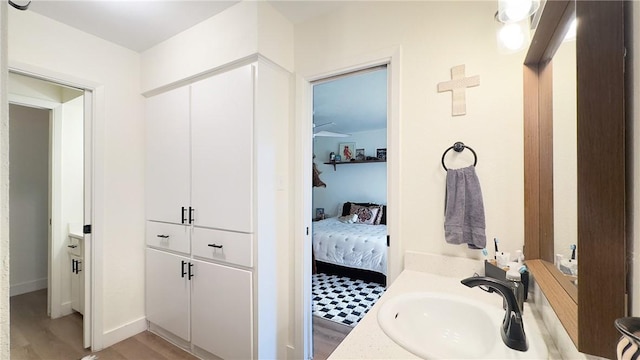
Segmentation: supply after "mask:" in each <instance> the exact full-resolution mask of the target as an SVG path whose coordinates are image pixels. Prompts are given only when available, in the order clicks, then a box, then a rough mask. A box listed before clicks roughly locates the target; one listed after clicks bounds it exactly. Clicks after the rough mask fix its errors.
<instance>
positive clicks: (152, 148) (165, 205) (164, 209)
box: [145, 86, 189, 224]
mask: <svg viewBox="0 0 640 360" xmlns="http://www.w3.org/2000/svg"><path fill="white" fill-rule="evenodd" d="M145 118H146V129H147V139H146V141H147V146H146V149H147V158H146V173H145V175H146V192H147V193H146V215H147V220H156V221H164V222H171V223H177V224H182V223H188V216H189V215H188V212H189V209H188V208H189V87H187V86H185V87H181V88H178V89H175V90H171V91H169V92H166V93H163V94H160V95H156V96H153V97H150V98H148V99H147V100H146V113H145Z"/></svg>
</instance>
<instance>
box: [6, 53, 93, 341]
mask: <svg viewBox="0 0 640 360" xmlns="http://www.w3.org/2000/svg"><path fill="white" fill-rule="evenodd" d="M8 65H9V66H8V70H9V72H13V73H16V74H20V75H24V76H28V77H31V78H35V79H40V80H44V81H49V82H53V83H56V84H59V85H63V86H69V87H73V88H77V89H80V90H84V92H85V94H84V96H85V106H84V141H85V148H84V150H85V154H84V156H85V163H84V165H85V167H84V173H85V216H86V214H87V210H86V207H87V204H89V208H90V209H91V216H90V218H89V219H87V218H85V220H84V221H85V223H88V224H91V227H92V231H91V232H92V233H91V234H90V235H89V234H85V236H84V246H85V255H89V256H88V259H89V261H88V263H89V265H88V266H86V262H87V261H86V257H85V266H84V268H83V270H84V271H85V314H84V326H83V328H84V329H83V333H84V336H83V343H84V346H85V347H90V348H91V349H92V350H94V351H95V350H101V349H102V348H103V347H104V345H103V343H104V340H103V331H102V329H103V316H102V309H103V281H102V279H103V243H102V239H103V233H102V224H104V221H103V219H104V212H103V209H104V203H105V202H104V199H105V196H104V180H103V179H104V176H103V174H104V135H103V134H104V126H105V111H104V108H105V96H104V86H103V85H102V84H100V83H97V82H94V81H91V80H87V79H81V78H77V77H75V76H72V75H68V74H62V73H58V72H55V71H51V70H48V69H44V68H40V67H37V66H33V65H29V64H25V63H21V62H15V61H9V64H8ZM87 99H88V100H87ZM87 188H88V189H89V191H86V190H87ZM87 195H89V196H87ZM87 235H89V236H87ZM86 295H89V298H88V299H87V296H86ZM87 325H88V326H87ZM86 329H88V331H86Z"/></svg>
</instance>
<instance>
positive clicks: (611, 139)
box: [524, 0, 627, 358]
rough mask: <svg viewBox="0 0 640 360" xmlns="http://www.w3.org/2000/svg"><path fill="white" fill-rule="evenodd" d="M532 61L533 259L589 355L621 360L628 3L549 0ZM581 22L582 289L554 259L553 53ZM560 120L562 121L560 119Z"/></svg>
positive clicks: (529, 238) (529, 195)
mask: <svg viewBox="0 0 640 360" xmlns="http://www.w3.org/2000/svg"><path fill="white" fill-rule="evenodd" d="M542 11H543V12H542V15H541V16H540V22H539V24H538V26H537V29H536V32H535V34H534V37H533V39H532V42H531V45H530V47H529V51H528V53H527V56H526V58H525V63H524V143H525V149H524V154H525V155H524V162H525V174H524V175H525V257H526V259H527V265H528V266H529V269H530V271H531V273H532V274H533V276H534V278H535V280H536V282H537V284H538V285H539V286H540V288H541V290H542V291H543V293H544V294H545V296H546V297H547V299H548V300H549V302H550V304H551V306H552V307H553V309H554V311H555V313H556V315H557V316H558V318H559V319H560V321H561V323H562V324H563V326H564V327H565V329H566V330H567V333H568V334H569V336H570V337H571V339H572V340H573V342H574V343H575V345H576V347H577V349H578V350H579V351H580V352H583V353H586V354H592V355H597V356H602V357H607V358H615V357H616V355H615V350H616V343H617V340H618V338H619V334H618V333H617V331H616V330H615V328H614V325H613V322H614V320H615V319H616V318H619V317H623V316H626V314H627V312H626V303H625V296H626V281H627V279H626V236H627V235H626V224H625V220H626V218H625V216H626V212H625V206H626V204H625V202H626V198H625V195H626V194H625V193H626V191H625V190H626V181H625V176H626V174H625V172H626V169H625V161H626V157H625V128H626V123H625V98H624V96H625V93H624V86H625V82H624V80H625V77H624V55H625V46H624V3H623V1H575V0H555V1H554V0H547V2H546V4H545V6H544V9H543V10H542ZM574 16H575V18H576V19H577V24H578V26H577V35H576V40H575V41H576V44H575V46H576V66H577V73H576V74H577V75H576V78H577V80H576V81H577V104H576V106H577V209H578V210H577V237H578V242H579V247H578V253H579V258H578V259H579V261H578V274H579V284H578V286H577V288H576V287H575V286H573V284H571V282H570V281H568V280H567V278H566V277H565V276H564V275H563V274H562V273H561V272H560V271H559V270H558V269H557V268H556V267H555V266H554V264H553V262H554V255H555V254H554V247H553V243H554V221H553V220H554V204H553V121H554V119H553V108H552V107H553V99H552V96H553V93H552V82H553V80H552V65H553V56H554V54H555V53H556V50H557V49H558V47H559V46H560V44H561V43H562V40H563V38H564V34H565V32H566V30H567V29H568V27H569V25H570V21H571V20H572V19H573V17H574ZM557 120H558V119H557Z"/></svg>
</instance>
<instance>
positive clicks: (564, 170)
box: [552, 20, 579, 285]
mask: <svg viewBox="0 0 640 360" xmlns="http://www.w3.org/2000/svg"><path fill="white" fill-rule="evenodd" d="M572 29H573V30H572ZM552 65H553V225H554V228H553V231H554V254H555V259H554V260H555V265H556V267H557V268H558V269H559V270H560V271H561V272H562V273H563V274H565V275H566V276H568V277H570V280H571V281H572V283H574V284H575V285H577V275H578V263H577V261H578V250H579V244H578V216H577V214H578V193H577V173H578V164H577V156H578V154H577V110H576V109H577V98H576V96H577V91H576V87H577V86H576V85H577V80H576V42H575V20H574V26H572V28H571V29H569V33H567V36H565V40H564V42H563V43H562V45H560V47H559V48H558V50H557V52H556V53H555V55H554V57H553V64H552Z"/></svg>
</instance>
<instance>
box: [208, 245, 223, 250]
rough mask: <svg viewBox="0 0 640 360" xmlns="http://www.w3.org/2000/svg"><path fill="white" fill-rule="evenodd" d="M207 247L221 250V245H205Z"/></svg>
mask: <svg viewBox="0 0 640 360" xmlns="http://www.w3.org/2000/svg"><path fill="white" fill-rule="evenodd" d="M207 246H210V247H212V248H216V249H222V245H217V244H207Z"/></svg>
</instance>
